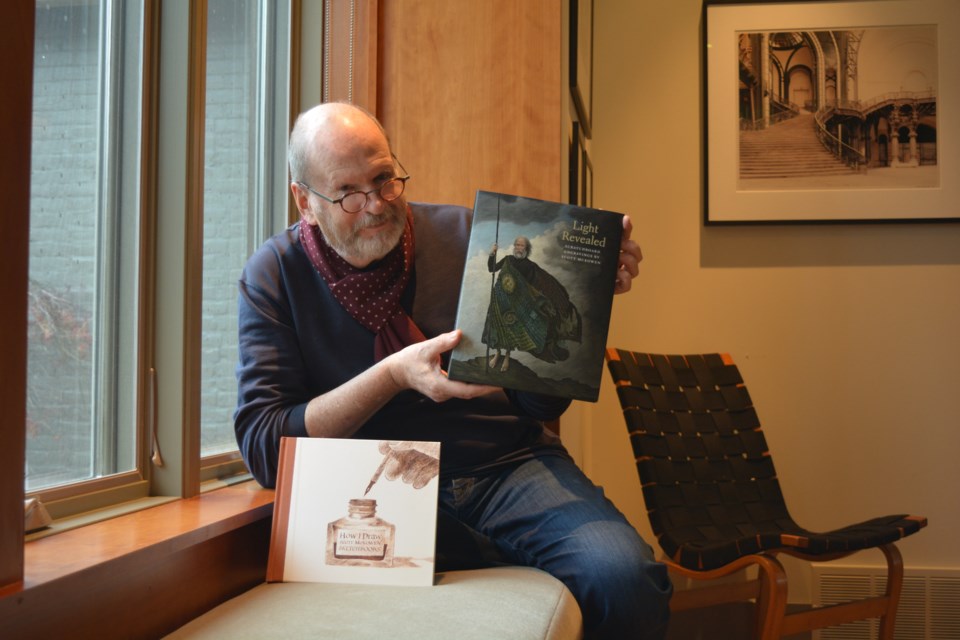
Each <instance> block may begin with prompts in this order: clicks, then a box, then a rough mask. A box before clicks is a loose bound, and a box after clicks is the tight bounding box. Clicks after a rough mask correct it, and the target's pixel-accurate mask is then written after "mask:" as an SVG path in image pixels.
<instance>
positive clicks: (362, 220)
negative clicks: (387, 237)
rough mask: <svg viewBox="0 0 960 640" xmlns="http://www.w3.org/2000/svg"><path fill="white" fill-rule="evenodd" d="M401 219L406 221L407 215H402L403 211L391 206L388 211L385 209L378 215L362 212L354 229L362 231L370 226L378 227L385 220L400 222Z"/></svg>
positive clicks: (391, 222)
mask: <svg viewBox="0 0 960 640" xmlns="http://www.w3.org/2000/svg"><path fill="white" fill-rule="evenodd" d="M401 221H403V222H404V223H405V222H406V220H405V216H404V215H401V211H399V210H396V209H393V208H390V209H389V210H387V211H384V212H383V213H382V214H380V215H378V216H374V215H370V214H369V213H364V214H362V215H361V216H360V217H359V218H358V219H357V221H356V222H355V223H354V224H353V231H354V232H357V231H362V230H363V229H366V228H368V227H376V226H379V225H381V224H383V223H384V222H387V223H390V224H399V223H400V222H401Z"/></svg>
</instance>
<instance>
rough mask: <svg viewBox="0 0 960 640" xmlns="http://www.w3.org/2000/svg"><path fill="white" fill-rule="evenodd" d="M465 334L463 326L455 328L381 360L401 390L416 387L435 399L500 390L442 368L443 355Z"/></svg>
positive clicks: (440, 399)
mask: <svg viewBox="0 0 960 640" xmlns="http://www.w3.org/2000/svg"><path fill="white" fill-rule="evenodd" d="M462 335H463V334H462V333H461V331H460V330H459V329H455V330H454V331H450V332H449V333H443V334H440V335H439V336H437V337H435V338H431V339H429V340H425V341H423V342H417V343H416V344H412V345H410V346H408V347H404V348H403V349H401V350H400V351H398V352H396V353H394V354H392V355H390V356H388V357H387V358H384V359H383V360H382V361H381V362H383V363H386V364H388V365H389V367H390V375H391V376H392V377H393V380H394V382H395V383H396V384H397V386H398V387H399V388H400V389H413V390H414V391H418V392H420V393H422V394H423V395H425V396H426V397H428V398H430V399H431V400H433V401H434V402H444V401H446V400H450V399H451V398H463V399H468V398H476V397H477V396H482V395H485V394H487V393H490V392H492V391H498V390H499V387H491V386H487V385H482V384H471V383H468V382H459V381H456V380H450V379H449V378H447V373H446V372H445V371H443V370H442V369H441V368H440V354H442V353H445V352H447V351H450V350H451V349H453V348H454V347H455V346H456V345H457V343H458V342H460V338H461V337H462Z"/></svg>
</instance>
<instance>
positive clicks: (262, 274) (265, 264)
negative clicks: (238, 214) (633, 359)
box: [234, 203, 569, 487]
mask: <svg viewBox="0 0 960 640" xmlns="http://www.w3.org/2000/svg"><path fill="white" fill-rule="evenodd" d="M410 206H411V209H412V211H413V216H414V233H415V238H416V259H415V267H414V269H415V270H414V277H413V278H412V279H411V283H410V285H409V286H408V287H407V290H406V292H405V293H404V299H403V304H404V306H405V308H406V309H407V311H408V313H410V315H411V317H412V318H413V320H414V322H416V323H417V325H418V326H419V327H420V329H421V330H422V331H423V333H424V334H425V335H426V336H427V337H428V338H431V337H434V336H436V335H439V334H440V333H443V332H446V331H450V330H452V329H453V328H454V321H455V316H456V308H457V297H458V292H459V288H460V280H461V278H462V275H463V268H464V261H465V259H466V247H467V241H468V238H469V233H470V216H471V212H470V210H469V209H465V208H463V207H454V206H439V205H424V204H415V203H413V204H411V205H410ZM298 224H299V223H297V224H294V225H292V226H291V227H289V228H288V229H286V230H285V231H284V232H283V233H280V234H278V235H276V236H274V237H273V238H271V239H270V240H268V241H267V242H266V243H265V244H264V245H263V246H262V247H261V248H260V249H259V250H258V251H257V252H256V253H255V254H254V255H253V256H252V257H251V258H250V260H249V261H248V262H247V265H246V267H245V268H244V270H243V274H242V275H241V278H240V297H239V323H240V325H239V329H240V360H239V364H238V365H237V381H238V401H237V409H236V412H235V413H234V426H235V429H236V434H237V442H238V443H239V445H240V452H241V453H242V454H243V457H244V460H245V461H246V462H247V465H248V466H249V468H250V471H251V472H252V473H253V475H254V477H255V478H256V479H257V481H258V482H259V483H260V484H262V485H263V486H265V487H272V486H275V484H276V477H277V459H278V456H279V450H280V438H281V437H283V436H299V437H304V436H306V435H307V433H306V428H305V426H304V412H305V410H306V406H307V403H308V402H309V401H310V400H311V399H313V398H314V397H316V396H318V395H320V394H322V393H325V392H327V391H329V390H331V389H334V388H336V387H337V386H339V385H341V384H343V383H344V382H346V381H348V380H350V379H351V378H353V377H355V376H356V375H358V374H359V373H361V372H362V371H364V370H365V369H367V368H368V367H370V366H371V365H372V364H373V339H374V335H373V333H371V332H370V331H369V330H367V329H366V328H364V327H363V326H362V325H360V324H359V323H358V322H357V321H356V320H354V319H353V318H351V317H350V315H349V314H347V313H346V311H344V309H343V307H341V306H340V304H339V303H338V302H337V301H336V300H335V299H334V298H333V296H332V295H331V293H330V290H329V288H328V287H327V285H326V283H325V282H324V281H323V279H322V278H321V277H320V275H319V274H318V273H317V271H316V270H315V269H314V268H313V266H312V265H311V264H310V261H309V259H308V258H307V255H306V252H305V251H304V250H303V247H301V245H300V240H299V236H298V226H297V225H298ZM568 405H569V401H568V400H563V399H559V398H552V397H547V396H540V395H536V394H530V393H518V392H512V391H508V392H505V393H504V392H497V393H492V394H488V395H486V396H483V397H481V398H477V399H473V400H449V401H447V402H443V403H436V402H433V401H431V400H429V399H428V398H425V397H424V396H422V395H420V394H418V393H415V392H412V391H407V392H403V393H401V394H399V395H398V396H396V397H395V398H393V399H392V400H391V401H390V402H389V403H388V404H387V405H386V406H385V407H383V408H382V409H381V410H380V411H379V412H377V413H376V414H375V415H374V416H373V417H372V418H371V419H370V420H368V421H367V422H366V423H365V424H364V425H363V426H362V427H361V428H360V430H359V431H358V432H357V433H356V435H355V437H358V438H370V439H387V440H432V441H439V442H441V443H442V447H441V460H440V461H441V476H451V475H471V474H481V473H483V472H484V471H485V470H488V469H493V468H496V467H498V466H499V465H502V464H506V463H509V462H513V461H516V460H522V459H525V458H529V457H531V456H535V455H566V452H565V451H564V449H563V447H562V446H561V445H560V443H559V440H558V439H557V438H556V437H555V436H554V435H553V434H552V433H550V432H549V431H547V430H545V429H544V428H543V426H542V424H541V422H540V421H543V420H552V419H555V418H557V417H559V415H560V414H561V413H562V412H563V411H564V410H565V409H566V408H567V406H568Z"/></svg>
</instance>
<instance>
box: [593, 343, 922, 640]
mask: <svg viewBox="0 0 960 640" xmlns="http://www.w3.org/2000/svg"><path fill="white" fill-rule="evenodd" d="M607 366H608V368H609V370H610V373H611V374H612V376H613V380H614V382H615V383H616V386H617V394H618V396H619V399H620V404H621V406H622V407H623V415H624V418H625V420H626V423H627V429H628V431H629V432H630V441H631V445H632V447H633V452H634V456H635V457H636V464H637V471H638V472H639V475H640V481H641V484H642V485H643V498H644V501H645V503H646V506H647V514H648V516H649V518H650V524H651V526H652V528H653V532H654V534H655V535H656V537H657V541H658V543H659V545H660V547H661V548H662V549H663V551H664V553H665V554H666V559H665V562H666V564H667V565H668V566H669V568H670V570H671V571H674V572H676V574H679V575H682V576H686V577H689V578H692V579H693V580H696V581H700V580H704V581H707V580H715V579H717V578H721V577H724V576H728V575H731V574H734V573H736V572H738V571H741V570H744V569H746V568H748V567H751V566H756V567H757V568H758V571H757V573H756V577H755V578H750V577H749V576H750V575H752V574H751V573H748V574H747V576H748V578H747V579H746V581H738V582H734V583H732V584H731V583H730V581H727V582H726V583H722V584H714V585H712V586H708V587H702V588H695V589H688V590H678V591H676V592H675V594H674V598H673V600H672V602H671V609H672V610H674V611H681V610H685V609H693V608H698V607H705V606H711V605H715V604H721V603H730V602H740V601H747V600H754V601H755V602H756V613H757V618H756V636H757V637H758V638H761V639H762V640H769V639H773V638H780V637H782V636H789V635H792V634H795V633H800V632H805V631H810V630H812V629H820V628H823V627H830V626H834V625H838V624H843V623H846V622H852V621H855V620H863V619H867V618H879V619H880V636H879V637H880V639H881V640H892V638H893V628H894V620H895V615H896V610H897V604H898V603H899V600H900V590H901V586H902V582H903V562H902V559H901V556H900V552H899V550H898V549H897V547H896V546H895V545H894V542H895V541H896V540H899V539H900V538H903V537H905V536H908V535H910V534H913V533H916V532H917V531H919V530H920V529H921V528H923V527H924V526H926V524H927V521H926V518H923V517H917V516H910V515H893V516H885V517H881V518H874V519H872V520H868V521H866V522H861V523H858V524H852V525H850V526H846V527H843V528H840V529H836V530H834V531H828V532H825V533H814V532H811V531H808V530H806V529H804V528H802V527H801V526H800V525H798V524H797V523H796V522H794V520H793V519H792V518H791V517H790V514H789V512H788V511H787V506H786V504H785V502H784V498H783V494H782V493H781V491H780V484H779V482H778V480H777V475H776V472H775V471H774V466H773V458H772V457H771V456H770V452H769V451H768V449H767V443H766V439H765V438H764V435H763V431H762V429H761V428H760V420H759V418H758V417H757V413H756V411H755V410H754V407H753V404H752V402H751V400H750V395H749V394H748V393H747V388H746V386H745V385H744V383H743V379H742V378H741V377H740V372H739V371H738V369H737V367H736V365H734V364H733V361H732V360H731V359H730V357H729V356H728V355H720V354H710V355H686V356H664V355H651V354H646V353H635V352H632V351H624V350H617V349H608V350H607ZM870 548H878V549H879V550H880V551H882V552H883V554H884V556H885V557H886V563H887V583H886V585H887V586H886V593H884V594H883V595H881V596H876V597H871V598H865V599H862V600H856V601H853V602H847V603H842V604H838V605H832V606H825V607H816V608H812V609H807V610H803V611H800V612H796V613H790V614H787V613H786V605H787V576H786V573H785V572H784V569H783V565H782V564H781V563H780V561H779V560H778V559H777V556H778V554H780V553H785V554H789V555H792V556H796V557H798V558H802V559H804V560H808V561H816V562H822V561H827V560H833V559H836V558H842V557H844V556H847V555H850V554H851V553H855V552H857V551H860V550H863V549H870Z"/></svg>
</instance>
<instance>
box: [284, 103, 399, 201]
mask: <svg viewBox="0 0 960 640" xmlns="http://www.w3.org/2000/svg"><path fill="white" fill-rule="evenodd" d="M383 153H386V154H388V155H390V153H391V152H390V143H389V141H388V140H387V135H386V132H385V131H384V130H383V127H382V126H381V125H380V123H379V122H378V121H377V119H376V118H374V117H373V115H371V114H370V113H369V112H367V111H366V110H364V109H361V108H360V107H357V106H355V105H352V104H347V103H345V102H328V103H324V104H320V105H317V106H315V107H313V108H312V109H309V110H308V111H304V112H303V113H302V114H300V116H299V117H298V118H297V121H296V123H294V125H293V131H291V133H290V143H289V149H288V152H287V161H288V163H289V165H290V179H291V180H292V181H293V182H298V181H303V182H309V181H310V180H311V179H313V180H315V179H317V178H319V177H320V176H316V175H313V174H314V172H316V171H318V170H320V171H322V170H323V168H324V167H329V166H337V165H340V164H343V162H344V161H345V160H355V159H357V158H358V157H372V156H376V155H382V154H383Z"/></svg>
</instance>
